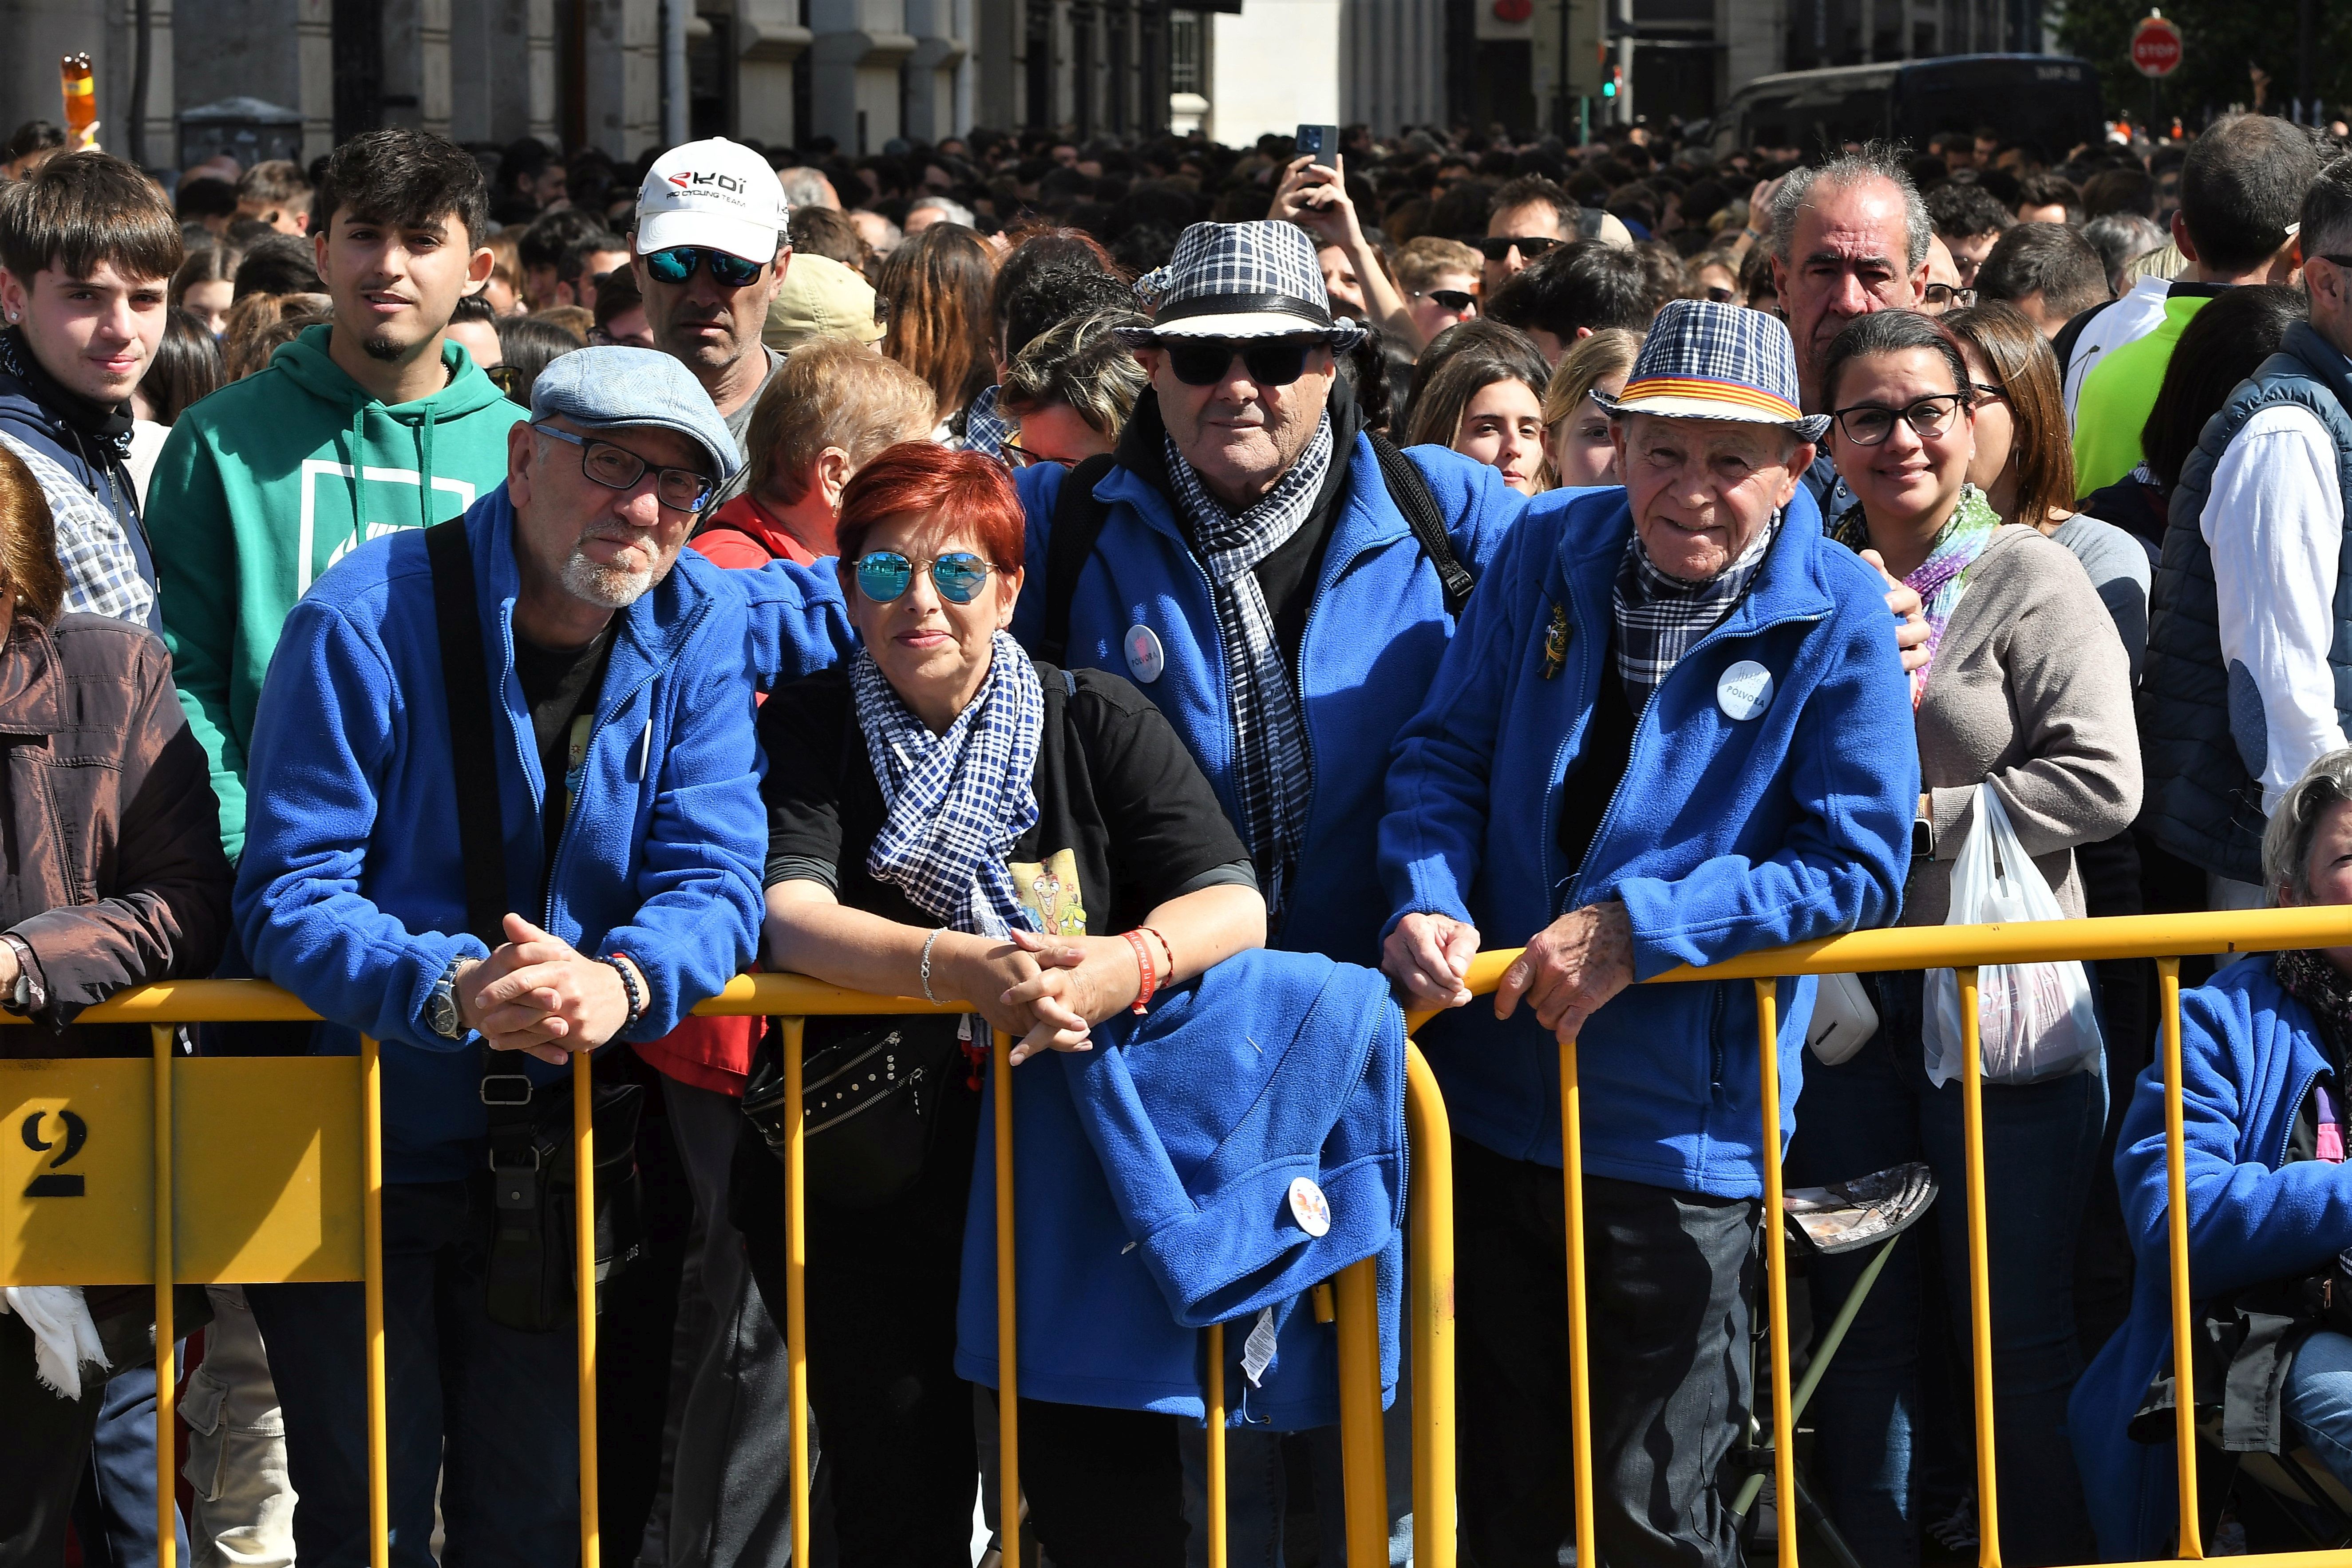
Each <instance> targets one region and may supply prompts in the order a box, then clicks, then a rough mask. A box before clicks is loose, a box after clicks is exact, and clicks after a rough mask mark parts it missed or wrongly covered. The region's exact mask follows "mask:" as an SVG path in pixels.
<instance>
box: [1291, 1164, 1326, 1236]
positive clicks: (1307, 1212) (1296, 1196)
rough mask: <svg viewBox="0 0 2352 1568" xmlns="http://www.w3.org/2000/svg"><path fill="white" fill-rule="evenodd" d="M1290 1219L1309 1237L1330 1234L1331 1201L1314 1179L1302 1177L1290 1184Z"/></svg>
mask: <svg viewBox="0 0 2352 1568" xmlns="http://www.w3.org/2000/svg"><path fill="white" fill-rule="evenodd" d="M1290 1217H1291V1218H1293V1219H1295V1220H1297V1222H1298V1228H1299V1229H1301V1230H1303V1231H1305V1232H1306V1233H1307V1235H1309V1236H1318V1237H1319V1236H1324V1235H1328V1233H1329V1232H1330V1229H1331V1200H1330V1199H1329V1198H1327V1197H1325V1196H1324V1195H1323V1189H1322V1188H1320V1187H1318V1186H1317V1185H1316V1184H1315V1183H1314V1181H1313V1179H1312V1178H1310V1177H1307V1176H1301V1177H1299V1178H1298V1179H1297V1181H1294V1182H1292V1183H1291V1184H1290Z"/></svg>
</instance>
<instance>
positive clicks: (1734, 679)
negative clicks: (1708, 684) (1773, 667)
mask: <svg viewBox="0 0 2352 1568" xmlns="http://www.w3.org/2000/svg"><path fill="white" fill-rule="evenodd" d="M1715 700H1716V705H1717V707H1719V708H1721V709H1722V710H1724V712H1726V713H1727V714H1728V715H1730V716H1731V717H1732V718H1734V719H1753V718H1755V717H1756V716H1757V715H1759V714H1760V713H1762V712H1763V711H1764V710H1766V709H1767V708H1769V707H1770V706H1772V672H1771V671H1770V670H1769V669H1767V668H1764V667H1763V666H1762V665H1760V664H1759V663H1757V662H1756V661H1755V660H1754V659H1752V658H1743V659H1741V660H1740V661H1739V662H1738V664H1735V665H1733V666H1732V667H1731V668H1729V669H1727V670H1725V671H1724V672H1723V679H1720V680H1718V681H1717V682H1716V683H1715Z"/></svg>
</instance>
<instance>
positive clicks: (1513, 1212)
mask: <svg viewBox="0 0 2352 1568" xmlns="http://www.w3.org/2000/svg"><path fill="white" fill-rule="evenodd" d="M1602 401H1603V404H1604V405H1605V406H1606V407H1608V409H1609V411H1610V414H1611V416H1612V428H1613V431H1614V437H1615V441H1616V445H1617V451H1618V464H1619V468H1620V471H1622V473H1623V474H1624V475H1625V486H1624V488H1623V489H1610V490H1582V491H1567V492H1559V493H1558V494H1556V495H1555V496H1552V497H1547V498H1541V499H1539V500H1537V501H1535V502H1533V503H1531V504H1530V506H1529V509H1528V512H1527V514H1526V515H1525V516H1524V517H1523V518H1522V519H1521V520H1520V521H1519V523H1518V525H1517V528H1516V529H1515V530H1514V531H1513V532H1512V535H1511V537H1510V539H1509V540H1508V541H1507V542H1506V544H1505V545H1504V547H1503V549H1502V551H1501V552H1500V553H1499V554H1498V555H1497V556H1496V559H1495V562H1494V563H1493V565H1492V567H1491V568H1490V569H1489V571H1488V572H1487V574H1486V579H1485V580H1484V581H1483V582H1482V583H1481V584H1480V586H1479V589H1478V592H1477V594H1476V595H1475V596H1474V597H1473V599H1472V600H1471V602H1470V605H1469V609H1468V611H1467V613H1466V614H1465V616H1464V619H1463V622H1462V626H1461V628H1460V630H1459V631H1458V633H1457V634H1456V636H1455V637H1454V641H1453V644H1452V646H1451V647H1449V648H1448V649H1447V651H1446V654H1445V658H1444V661H1443V663H1442V664H1441V665H1440V667H1439V669H1438V673H1437V678H1436V680H1435V682H1434V684H1433V686H1432V688H1431V689H1430V691H1429V694H1428V699H1427V700H1426V702H1425V703H1424V705H1423V708H1422V710H1421V711H1420V713H1419V714H1418V715H1417V716H1416V717H1415V718H1413V719H1412V721H1410V722H1409V723H1408V724H1407V725H1406V726H1405V728H1404V730H1403V732H1402V735H1401V736H1400V738H1399V741H1398V744H1397V749H1396V753H1395V760H1394V763H1393V765H1392V766H1391V768H1390V770H1389V773H1388V776H1387V791H1388V815H1387V816H1386V817H1385V818H1384V819H1383V820H1382V822H1381V830H1380V869H1381V875H1382V877H1383V879H1385V881H1386V884H1387V888H1388V892H1389V907H1390V909H1391V910H1394V911H1395V913H1394V915H1393V916H1392V917H1391V920H1390V923H1389V929H1388V931H1387V932H1386V944H1385V948H1384V952H1383V956H1384V967H1385V968H1386V969H1387V971H1388V973H1389V974H1390V975H1391V978H1392V979H1394V980H1395V981H1396V982H1397V984H1399V986H1400V987H1401V988H1402V990H1403V991H1404V992H1405V993H1406V994H1408V996H1409V997H1410V998H1411V1000H1412V1003H1413V1004H1416V1005H1423V1006H1433V1007H1461V1008H1463V1010H1462V1011H1460V1012H1457V1013H1453V1014H1450V1015H1448V1016H1446V1017H1445V1018H1444V1019H1441V1020H1440V1021H1438V1022H1437V1023H1436V1024H1434V1025H1433V1026H1432V1028H1431V1029H1430V1030H1429V1031H1428V1036H1427V1049H1428V1051H1429V1056H1430V1061H1431V1064H1432V1066H1433V1068H1435V1070H1436V1073H1437V1076H1438V1080H1439V1082H1440V1084H1441V1085H1443V1087H1444V1090H1445V1100H1446V1106H1447V1110H1448V1111H1449V1112H1450V1114H1451V1116H1452V1119H1453V1123H1454V1131H1455V1133H1456V1135H1457V1141H1456V1143H1455V1149H1456V1156H1455V1162H1456V1163H1455V1169H1454V1215H1455V1226H1456V1249H1457V1253H1456V1256H1457V1258H1458V1259H1459V1262H1458V1270H1459V1272H1458V1275H1457V1290H1458V1307H1459V1312H1460V1324H1461V1336H1462V1337H1461V1346H1462V1351H1461V1363H1460V1364H1461V1414H1462V1431H1463V1457H1462V1466H1461V1475H1462V1493H1463V1496H1462V1503H1463V1509H1462V1515H1463V1539H1464V1542H1465V1547H1466V1548H1467V1549H1468V1552H1469V1554H1470V1555H1472V1556H1474V1557H1475V1559H1476V1561H1477V1562H1478V1563H1481V1564H1483V1565H1485V1568H1517V1565H1521V1564H1537V1563H1541V1564H1547V1565H1548V1564H1549V1563H1553V1562H1554V1561H1555V1558H1556V1554H1557V1552H1558V1549H1559V1545H1560V1543H1561V1542H1562V1540H1563V1539H1564V1538H1565V1537H1566V1536H1567V1535H1568V1533H1569V1531H1570V1529H1571V1528H1572V1524H1573V1521H1572V1519H1571V1517H1570V1500H1571V1496H1572V1493H1571V1489H1570V1484H1569V1475H1570V1471H1569V1465H1570V1446H1569V1433H1570V1415H1569V1391H1568V1381H1567V1368H1566V1338H1565V1336H1564V1335H1563V1333H1562V1332H1561V1323H1562V1320H1563V1318H1564V1316H1565V1314H1566V1310H1567V1303H1566V1285H1565V1268H1566V1260H1565V1250H1564V1249H1565V1240H1564V1235H1563V1230H1562V1212H1561V1207H1562V1194H1561V1187H1560V1171H1559V1167H1560V1161H1561V1152H1560V1126H1559V1106H1560V1096H1559V1074H1558V1068H1557V1062H1558V1049H1557V1046H1556V1045H1555V1040H1556V1039H1557V1040H1572V1039H1580V1042H1581V1044H1580V1057H1579V1060H1580V1092H1581V1095H1582V1100H1583V1107H1584V1110H1583V1118H1582V1123H1581V1126H1582V1137H1583V1173H1584V1183H1583V1191H1584V1216H1585V1235H1586V1256H1585V1268H1586V1279H1587V1281H1588V1289H1589V1292H1590V1294H1589V1302H1590V1317H1591V1328H1592V1336H1593V1337H1592V1343H1593V1346H1594V1354H1593V1357H1592V1362H1591V1372H1592V1394H1591V1409H1592V1443H1593V1461H1594V1465H1595V1468H1596V1477H1595V1482H1596V1484H1595V1492H1596V1495H1595V1498H1594V1508H1595V1519H1594V1521H1593V1523H1594V1526H1595V1530H1596V1532H1597V1537H1598V1543H1599V1546H1600V1549H1601V1554H1602V1555H1603V1556H1604V1557H1606V1558H1607V1560H1608V1561H1609V1563H1611V1564H1612V1568H1644V1565H1649V1564H1657V1565H1661V1568H1663V1565H1665V1564H1670V1563H1671V1564H1676V1565H1680V1568H1692V1565H1696V1564H1720V1565H1722V1568H1731V1565H1732V1564H1734V1563H1737V1562H1738V1549H1737V1544H1736V1542H1735V1541H1734V1538H1733V1525H1734V1521H1733V1520H1732V1518H1731V1517H1730V1514H1729V1511H1728V1510H1727V1507H1726V1506H1725V1503H1724V1500H1723V1499H1722V1498H1721V1497H1720V1496H1719V1495H1718V1493H1717V1486H1716V1483H1717V1474H1718V1469H1719V1467H1720V1466H1721V1464H1722V1462H1723V1460H1724V1458H1725V1456H1726V1455H1727V1453H1728V1452H1729V1451H1730V1449H1731V1447H1732V1446H1733V1445H1734V1443H1735V1442H1736V1441H1737V1440H1738V1435H1739V1432H1740V1430H1741V1427H1742V1426H1743V1424H1744V1423H1745V1422H1746V1420H1747V1411H1748V1392H1749V1391H1748V1378H1747V1373H1746V1368H1747V1364H1748V1290H1749V1289H1750V1270H1749V1259H1750V1258H1752V1257H1753V1256H1754V1249H1755V1244H1756V1236H1757V1221H1758V1211H1759V1206H1760V1205H1759V1197H1760V1194H1761V1193H1762V1191H1763V1166H1762V1157H1761V1154H1760V1152H1759V1147H1760V1142H1761V1129H1762V1121H1761V1117H1762V1110H1763V1107H1762V1104H1761V1100H1760V1095H1759V1060H1758V1042H1757V1012H1756V1002H1755V994H1754V990H1753V987H1752V986H1751V985H1750V984H1748V983H1747V982H1744V981H1742V982H1718V983H1714V984H1666V985H1646V986H1639V987H1635V988H1633V989H1628V987H1629V986H1632V985H1633V982H1635V981H1639V980H1646V979H1649V978H1651V977H1653V976H1654V975H1656V974H1658V973H1662V972H1664V971H1665V970H1668V969H1671V968H1673V967H1674V966H1675V965H1676V964H1681V963H1690V964H1701V965H1704V964H1709V963H1720V962H1722V961H1723V960H1726V959H1727V958H1730V957H1732V956H1734V955H1736V954H1738V953H1741V952H1749V951H1752V950H1754V949H1758V948H1765V947H1772V946H1776V945H1778V944H1780V943H1783V942H1801V941H1804V940H1807V939H1810V938H1815V937H1825V936H1830V935H1832V934H1834V933H1837V932H1840V931H1854V930H1858V929H1861V928H1863V927H1867V926H1876V925H1883V924H1885V923H1888V922H1890V921H1893V920H1894V918H1895V912H1896V906H1897V903H1898V901H1899V900H1900V898H1901V895H1902V889H1903V884H1904V879H1905V875H1906V871H1907V869H1908V866H1909V860H1910V854H1911V820H1912V817H1913V815H1914V812H1915V808H1916V804H1917V801H1918V794H1919V782H1918V769H1917V763H1916V759H1915V756H1914V750H1913V744H1912V738H1911V704H1910V699H1909V694H1908V689H1907V686H1906V679H1905V676H1904V673H1903V667H1902V661H1901V658H1900V656H1899V654H1898V652H1897V650H1896V647H1895V637H1893V636H1892V635H1890V629H1891V628H1890V620H1889V616H1888V605H1887V601H1886V598H1885V582H1884V580H1883V578H1882V577H1881V576H1880V574H1878V572H1877V571H1876V570H1874V568H1873V567H1871V566H1870V565H1868V564H1866V563H1864V562H1863V561H1861V560H1859V559H1858V558H1857V557H1855V556H1854V555H1853V554H1852V553H1850V552H1847V551H1846V550H1845V549H1843V547H1841V546H1839V545H1835V544H1832V543H1830V542H1827V541H1826V540H1824V539H1823V537H1822V530H1821V521H1820V515H1819V513H1818V511H1817V510H1816V509H1815V507H1814V505H1813V502H1812V500H1811V497H1810V496H1808V495H1807V494H1806V492H1805V491H1804V489H1802V487H1801V484H1800V482H1799V481H1800V479H1801V476H1802V475H1803V473H1804V471H1805V468H1806V466H1807V465H1808V464H1809V463H1811V461H1812V458H1813V443H1814V441H1815V440H1816V439H1817V438H1818V437H1820V435H1821V433H1822V426H1825V425H1826V424H1827V423H1828V421H1827V420H1826V419H1824V418H1821V417H1812V418H1808V417H1806V416H1804V415H1803V414H1802V413H1801V410H1800V408H1799V406H1798V394H1797V367H1796V362H1795V357H1794V354H1793V353H1792V350H1791V347H1790V339H1789V332H1788V329H1787V328H1786V327H1784V326H1782V325H1781V323H1780V321H1779V320H1778V319H1776V318H1774V317H1772V316H1769V315H1766V314H1764V313H1763V312H1761V311H1754V310H1740V309H1738V308H1737V307H1735V306H1729V305H1720V304H1712V303H1707V302H1704V301H1694V300H1677V301H1675V302H1673V303H1670V304H1668V305H1667V306H1666V307H1665V309H1664V310H1662V311H1661V312H1660V313H1659V315H1658V319H1657V321H1656V322H1655V324H1654V327H1653V329H1652V331H1651V333H1650V336H1649V338H1648V340H1647V341H1646V342H1644V343H1643V348H1642V353H1641V354H1640V357H1639V358H1638V359H1637V360H1636V361H1635V363H1634V365H1633V374H1632V375H1631V377H1630V378H1629V379H1628V380H1627V382H1626V384H1625V390H1624V392H1623V393H1622V395H1619V396H1618V397H1616V398H1612V399H1603V400H1602ZM1482 942H1485V943H1487V944H1490V945H1497V946H1499V945H1506V944H1511V943H1520V942H1524V943H1526V944H1527V951H1526V953H1525V954H1524V956H1522V957H1521V958H1520V959H1518V960H1517V962H1515V963H1513V964H1512V965H1511V966H1510V968H1509V969H1508V970H1507V972H1506V973H1505V975H1504V977H1503V983H1502V987H1501V989H1500V991H1499V992H1498V993H1497V994H1496V997H1495V1001H1494V1005H1493V1006H1492V1007H1488V1006H1486V1005H1477V1006H1465V1004H1467V1003H1468V1002H1469V999H1470V998H1469V994H1468V993H1467V991H1466V990H1465V987H1464V981H1465V977H1466V975H1467V973H1468V966H1469V963H1470V960H1471V958H1472V957H1473V956H1474V955H1475V953H1476V952H1477V951H1478V949H1479V947H1480V945H1481V943H1482ZM1814 989H1815V987H1814V983H1813V982H1812V981H1811V980H1810V979H1805V980H1798V981H1784V982H1782V984H1781V1011H1780V1034H1779V1046H1778V1059H1779V1062H1780V1073H1781V1079H1780V1083H1781V1095H1782V1100H1783V1105H1782V1110H1783V1113H1784V1114H1783V1117H1782V1121H1781V1133H1782V1137H1783V1139H1784V1140H1785V1138H1786V1137H1787V1135H1788V1133H1789V1132H1790V1130H1791V1127H1792V1126H1793V1121H1792V1119H1791V1118H1790V1116H1788V1115H1787V1114H1786V1113H1787V1112H1788V1110H1790V1106H1792V1105H1793V1103H1794V1100H1795V1097H1796V1092H1797V1088H1798V1082H1799V1076H1800V1067H1799V1058H1800V1054H1801V1051H1802V1049H1803V1047H1804V1043H1805V1039H1806V1029H1807V1026H1808V1024H1809V1022H1810V1021H1811V1015H1812V1011H1813V1001H1814Z"/></svg>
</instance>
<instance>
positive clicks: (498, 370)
mask: <svg viewBox="0 0 2352 1568" xmlns="http://www.w3.org/2000/svg"><path fill="white" fill-rule="evenodd" d="M482 374H484V375H487V376H488V377H489V378H490V384H491V385H492V386H495V387H497V388H498V389H499V391H500V392H503V393H505V394H506V395H508V396H509V398H512V399H513V400H514V401H515V402H517V403H520V404H521V405H523V406H524V407H526V408H528V407H530V388H529V387H528V386H527V385H526V384H524V378H523V374H522V366H520V365H519V364H494V365H491V366H490V367H489V368H488V369H487V370H485V371H483V372H482ZM518 393H520V394H522V395H520V396H517V394H518Z"/></svg>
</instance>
